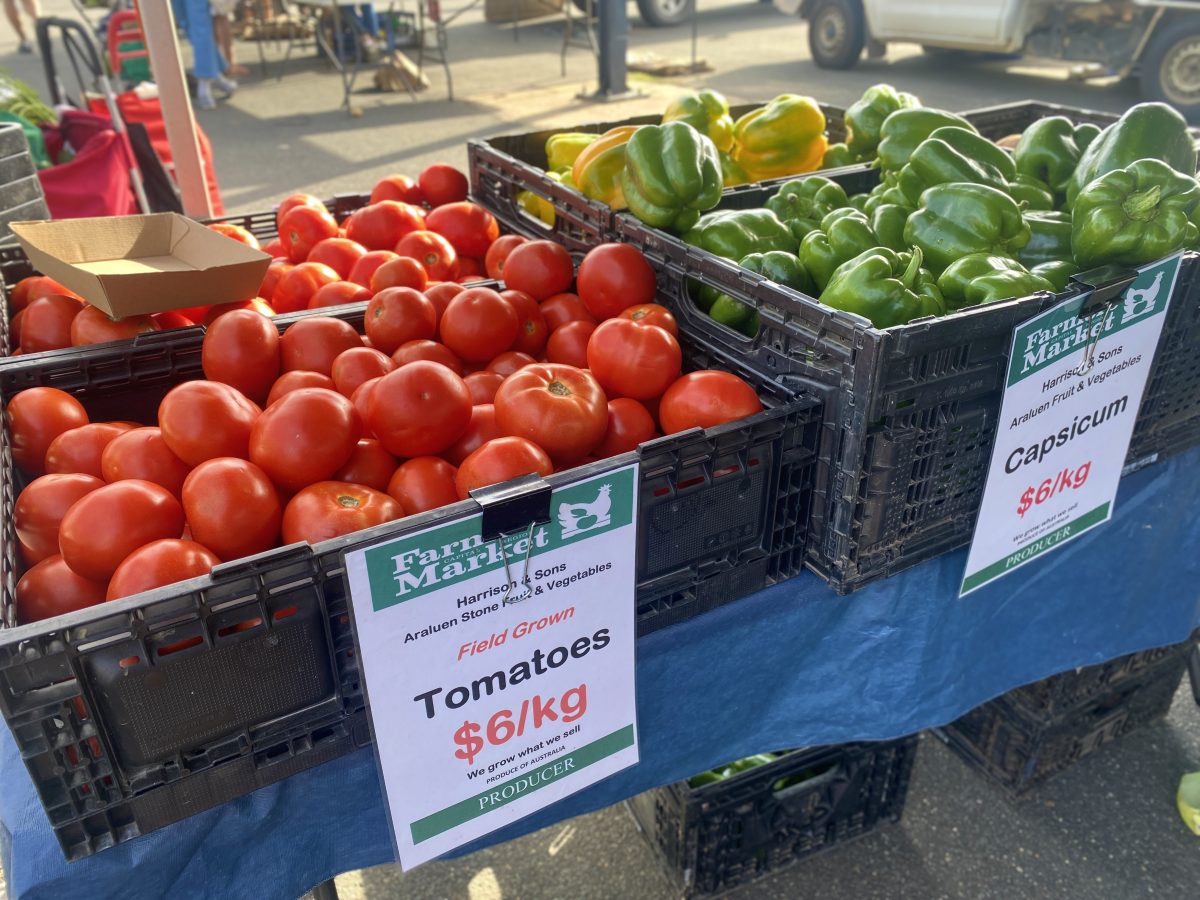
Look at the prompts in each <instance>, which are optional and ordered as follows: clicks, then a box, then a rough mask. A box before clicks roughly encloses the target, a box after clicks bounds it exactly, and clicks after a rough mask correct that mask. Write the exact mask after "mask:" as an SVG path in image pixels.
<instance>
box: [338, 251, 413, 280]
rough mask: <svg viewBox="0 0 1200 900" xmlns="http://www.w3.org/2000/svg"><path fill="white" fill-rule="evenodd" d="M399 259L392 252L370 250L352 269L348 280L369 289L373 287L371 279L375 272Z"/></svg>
mask: <svg viewBox="0 0 1200 900" xmlns="http://www.w3.org/2000/svg"><path fill="white" fill-rule="evenodd" d="M399 258H400V257H399V256H398V255H397V254H395V253H393V252H392V251H391V250H370V251H368V252H367V253H366V254H365V255H364V256H363V257H362V258H361V259H359V260H358V262H356V263H355V264H354V266H353V267H352V268H351V269H350V275H349V277H347V279H346V280H347V281H353V282H354V283H355V284H358V285H361V286H362V287H365V288H368V289H369V288H370V287H371V279H372V278H373V277H374V275H375V270H376V269H378V268H379V267H380V266H382V265H383V264H384V263H386V262H391V261H392V260H393V259H399Z"/></svg>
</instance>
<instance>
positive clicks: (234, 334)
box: [200, 309, 280, 403]
mask: <svg viewBox="0 0 1200 900" xmlns="http://www.w3.org/2000/svg"><path fill="white" fill-rule="evenodd" d="M200 364H201V366H202V367H203V369H204V377H205V378H207V379H208V380H209V381H220V382H222V383H223V384H227V385H229V386H230V387H234V388H237V389H238V390H239V391H241V392H242V393H243V394H245V395H246V396H247V397H249V398H250V399H251V400H253V401H254V402H255V403H262V402H263V401H264V400H266V399H267V393H268V392H269V391H270V390H271V385H272V384H274V383H275V379H276V378H278V377H279V365H280V363H279V329H277V328H276V327H275V325H274V323H273V322H272V321H271V320H270V319H268V318H267V317H266V316H264V315H262V314H261V313H257V312H254V311H252V310H249V309H237V310H232V311H230V312H228V313H226V314H225V315H223V316H221V317H220V318H219V319H217V321H215V322H213V323H212V324H211V325H209V326H208V329H207V330H206V331H205V332H204V341H203V343H202V344H201V348H200Z"/></svg>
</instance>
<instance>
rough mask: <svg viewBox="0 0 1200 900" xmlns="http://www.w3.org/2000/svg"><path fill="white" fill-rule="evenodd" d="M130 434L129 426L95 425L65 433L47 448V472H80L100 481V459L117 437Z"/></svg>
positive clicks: (109, 423) (45, 464)
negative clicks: (127, 432) (105, 449)
mask: <svg viewBox="0 0 1200 900" xmlns="http://www.w3.org/2000/svg"><path fill="white" fill-rule="evenodd" d="M126 431H129V426H128V425H117V424H115V423H111V422H93V423H91V424H90V425H80V426H79V427H78V428H72V429H71V430H69V431H64V432H63V433H62V434H60V435H59V436H58V437H56V438H55V439H54V440H52V441H51V442H50V446H49V447H47V448H46V457H45V462H44V466H45V468H46V471H47V472H63V473H67V472H78V473H80V474H83V475H92V476H94V477H96V478H99V477H101V469H100V457H101V455H102V454H103V453H104V448H105V447H107V446H108V445H109V443H110V442H111V441H112V440H113V438H115V437H117V435H121V434H124V433H125V432H126Z"/></svg>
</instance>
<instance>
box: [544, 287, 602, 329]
mask: <svg viewBox="0 0 1200 900" xmlns="http://www.w3.org/2000/svg"><path fill="white" fill-rule="evenodd" d="M539 308H540V309H541V311H542V318H544V319H545V320H546V328H548V329H549V330H550V333H551V334H554V332H555V331H557V330H558V329H559V328H561V327H562V326H563V325H566V324H567V323H568V322H591V323H592V324H593V325H598V324H599V323H598V322H597V321H596V317H595V316H593V315H592V314H591V313H590V312H588V311H587V307H586V306H584V305H583V301H582V300H580V299H579V297H577V296H576V295H575V294H555V295H554V296H553V297H551V298H549V299H548V300H543V301H542V303H541V306H540V307H539Z"/></svg>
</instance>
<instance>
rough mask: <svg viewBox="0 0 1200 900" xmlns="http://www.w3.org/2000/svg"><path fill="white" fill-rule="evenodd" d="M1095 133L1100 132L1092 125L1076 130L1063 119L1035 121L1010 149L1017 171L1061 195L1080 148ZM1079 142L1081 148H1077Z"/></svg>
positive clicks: (1072, 172)
mask: <svg viewBox="0 0 1200 900" xmlns="http://www.w3.org/2000/svg"><path fill="white" fill-rule="evenodd" d="M1099 133H1100V129H1099V128H1097V127H1096V126H1095V125H1080V126H1078V128H1077V127H1076V126H1075V123H1074V122H1072V121H1071V120H1070V119H1068V118H1067V117H1066V116H1047V117H1046V118H1044V119H1038V120H1037V121H1036V122H1034V123H1033V124H1032V125H1030V126H1029V127H1028V128H1026V129H1025V133H1024V134H1022V135H1021V140H1020V141H1018V142H1017V146H1016V148H1015V149H1014V150H1013V161H1014V162H1015V163H1016V164H1017V172H1019V173H1020V174H1022V175H1028V176H1029V177H1031V178H1036V179H1037V180H1038V181H1041V182H1043V183H1044V184H1046V185H1048V186H1049V187H1050V190H1052V191H1053V192H1054V193H1055V194H1057V195H1059V196H1062V195H1064V194H1065V193H1066V190H1067V182H1068V181H1070V180H1071V176H1072V175H1073V174H1074V172H1075V167H1076V166H1077V165H1079V157H1080V156H1081V155H1082V154H1083V147H1084V146H1086V145H1087V144H1088V143H1090V142H1091V140H1092V139H1093V138H1095V136H1096V135H1097V134H1099ZM1081 139H1082V140H1083V141H1084V143H1083V145H1080V140H1081Z"/></svg>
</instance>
